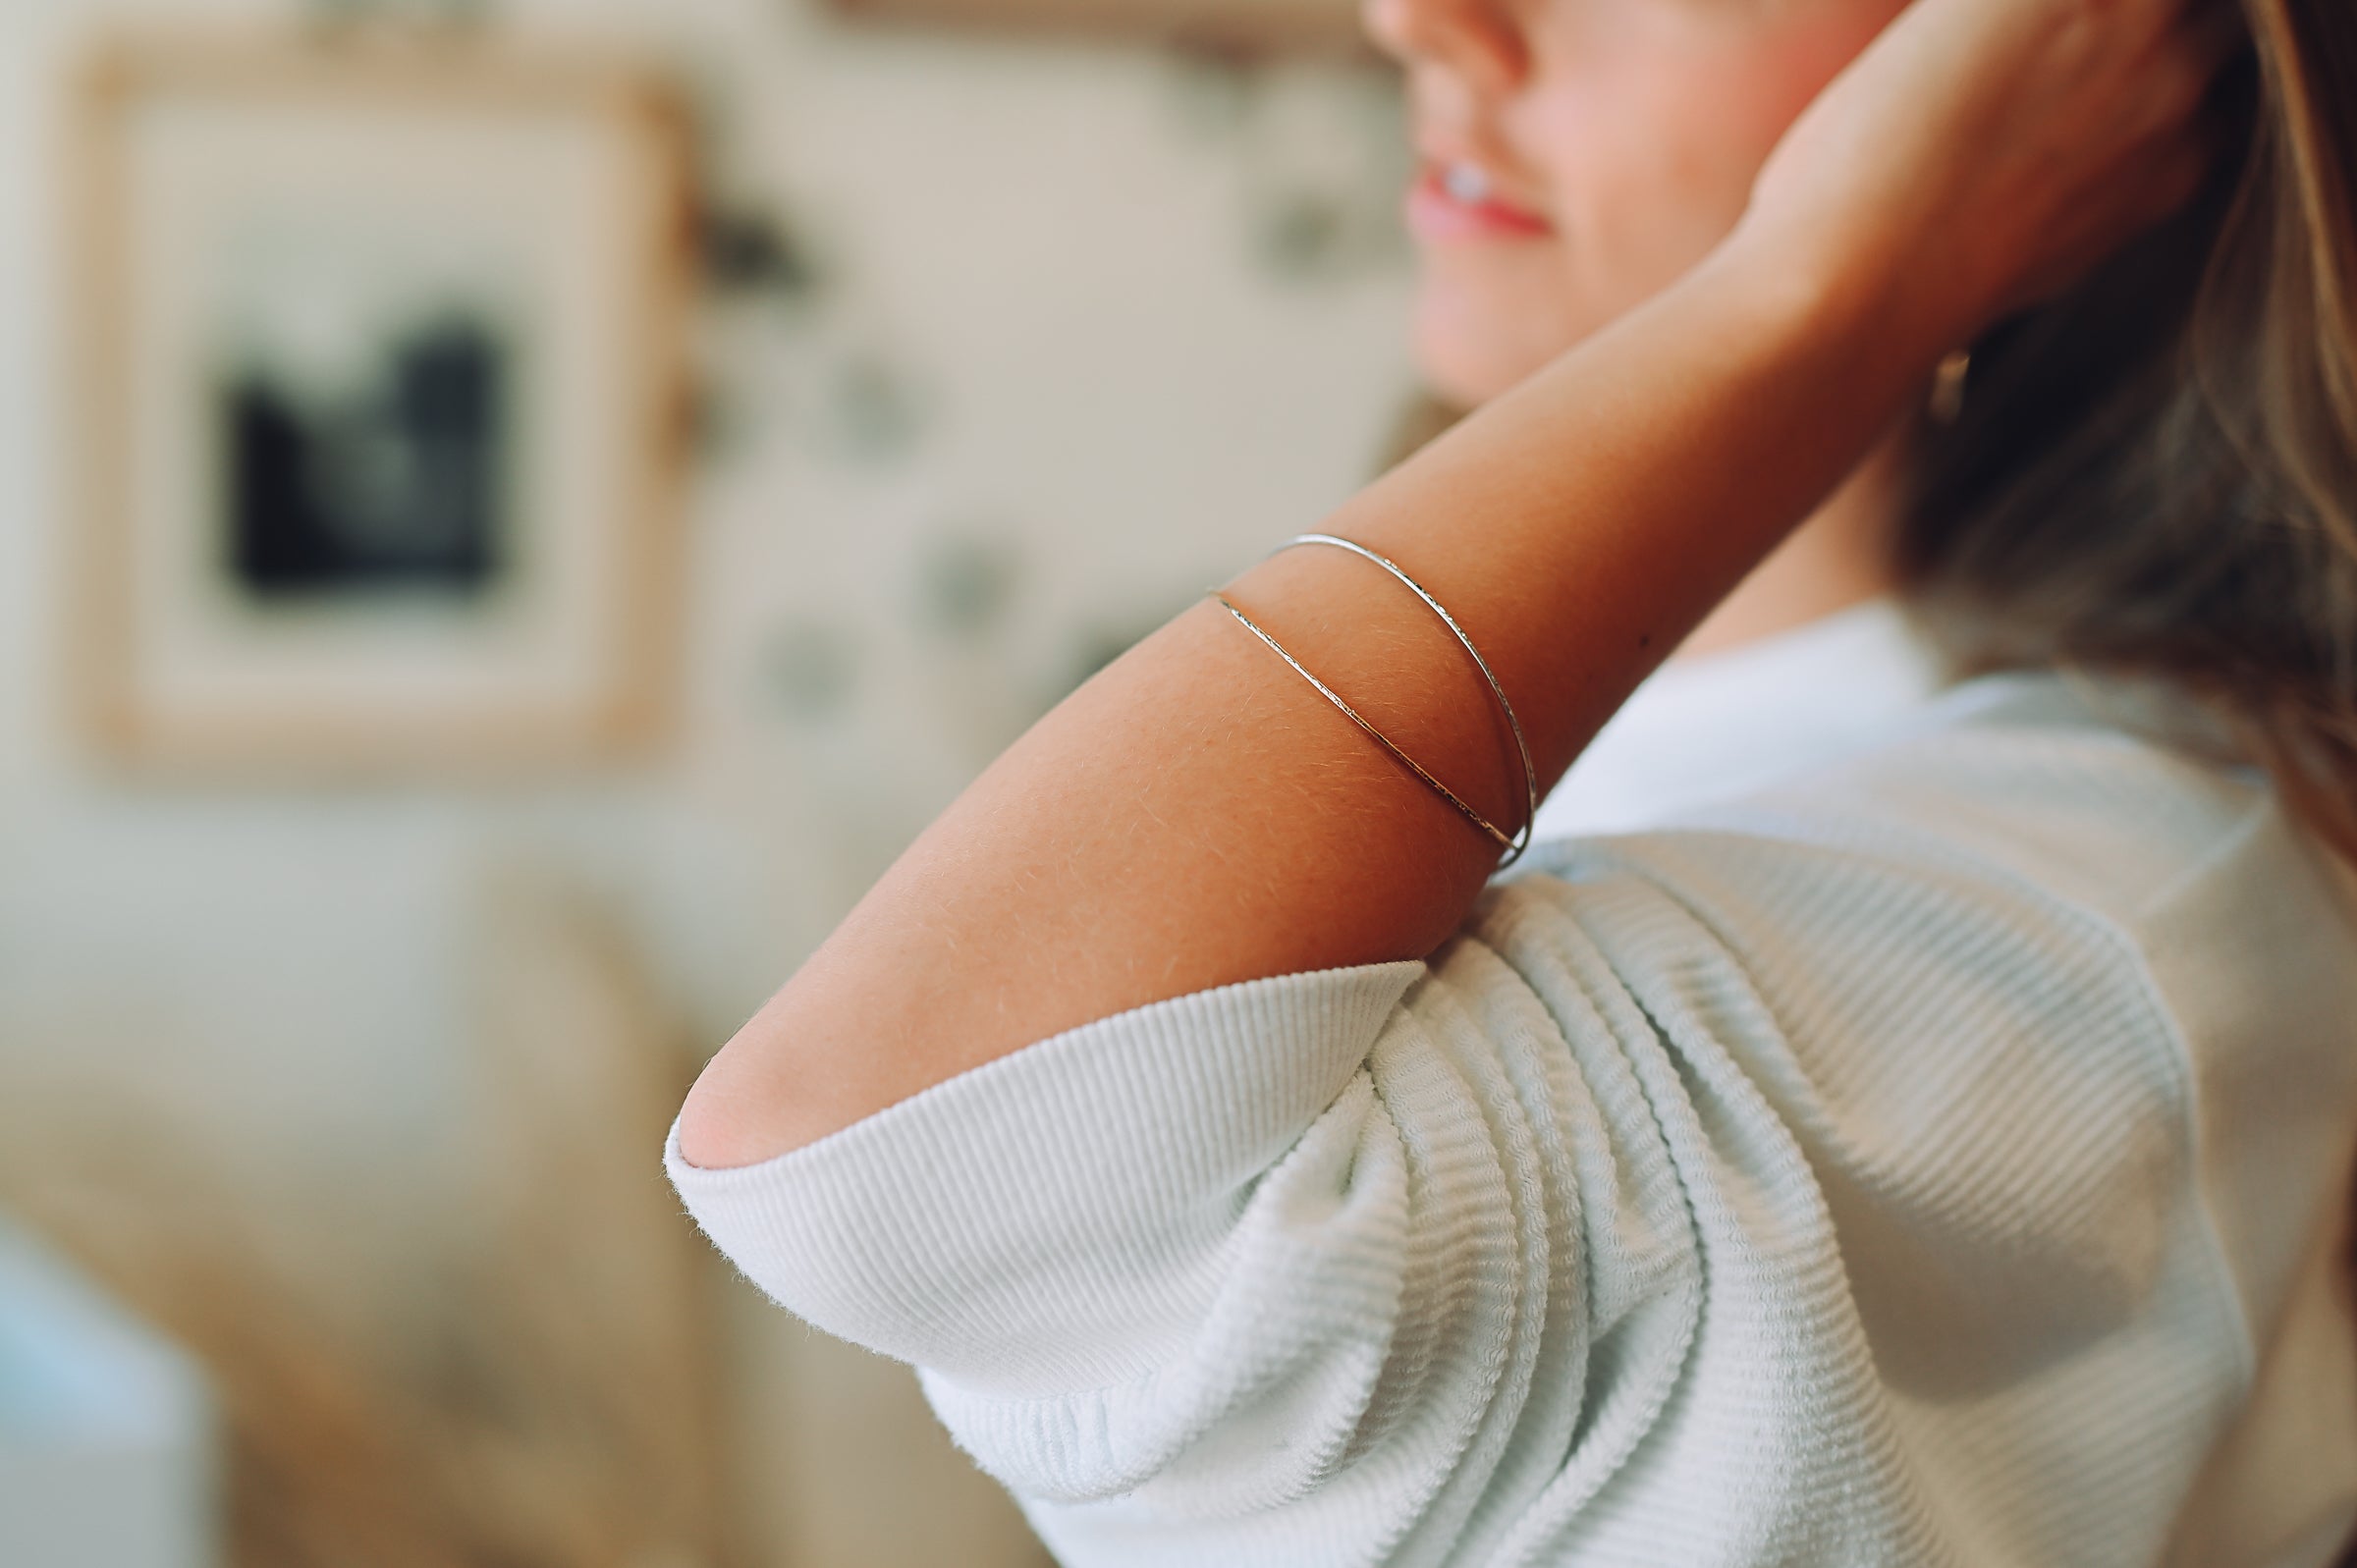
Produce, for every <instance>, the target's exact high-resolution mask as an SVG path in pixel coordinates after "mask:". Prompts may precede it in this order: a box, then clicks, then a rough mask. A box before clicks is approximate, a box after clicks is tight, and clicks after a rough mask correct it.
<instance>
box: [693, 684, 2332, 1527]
mask: <svg viewBox="0 0 2357 1568" xmlns="http://www.w3.org/2000/svg"><path fill="white" fill-rule="evenodd" d="M1672 668H1675V667H1672ZM1801 673H1802V672H1795V676H1798V675H1799V674H1801ZM1809 674H1810V675H1811V677H1812V678H1819V679H1822V678H1824V677H1827V676H1833V675H1834V672H1832V671H1830V670H1829V669H1827V668H1826V667H1825V666H1824V664H1823V662H1822V661H1820V664H1819V666H1818V667H1817V668H1816V669H1815V670H1814V671H1813V672H1809ZM2146 695H2147V697H2148V698H2149V695H2150V694H2149V693H2147V694H2146ZM2120 696H2121V693H2120V691H2119V690H2118V689H2116V688H2110V687H2086V686H2080V685H2076V684H2072V683H2066V682H2063V681H2061V680H2058V679H2056V678H2053V677H2023V676H2005V677H1993V678H1989V679H1983V680H1977V681H1973V682H1969V683H1967V684H1964V685H1962V686H1958V687H1955V688H1953V689H1951V690H1948V691H1946V692H1945V693H1942V694H1940V695H1938V696H1937V697H1933V698H1930V699H1929V700H1927V701H1925V702H1923V703H1921V704H1920V705H1916V706H1914V707H1913V708H1911V709H1910V711H1908V712H1906V713H1904V714H1903V715H1900V716H1899V717H1898V719H1897V721H1896V722H1894V723H1892V724H1891V725H1887V726H1884V727H1883V729H1882V730H1881V732H1880V738H1879V739H1878V740H1877V742H1876V743H1875V744H1872V745H1868V746H1864V747H1859V746H1856V745H1843V746H1836V745H1833V744H1830V743H1828V744H1825V745H1821V746H1820V747H1819V750H1820V752H1821V755H1820V757H1819V758H1817V759H1816V761H1815V763H1814V765H1811V766H1796V767H1794V768H1791V769H1788V770H1786V776H1785V777H1784V778H1783V779H1782V780H1781V782H1778V783H1775V784H1769V785H1767V786H1765V787H1756V788H1749V789H1747V790H1745V791H1744V792H1743V793H1742V794H1741V796H1740V798H1738V799H1734V800H1723V801H1720V802H1718V803H1715V804H1709V805H1699V806H1692V807H1688V808H1685V809H1682V810H1679V811H1678V812H1676V813H1675V816H1674V820H1672V821H1670V822H1667V823H1663V824H1660V825H1658V826H1656V827H1654V828H1652V829H1650V830H1648V831H1645V832H1641V833H1631V834H1624V835H1615V836H1609V837H1608V836H1602V835H1588V836H1575V837H1571V838H1557V839H1554V840H1552V841H1547V842H1542V843H1541V844H1540V845H1538V846H1537V847H1536V848H1534V849H1533V851H1532V852H1531V854H1530V855H1529V856H1528V857H1526V858H1525V860H1524V861H1523V862H1521V863H1520V864H1518V865H1517V866H1516V867H1514V868H1513V870H1512V871H1511V872H1510V873H1508V874H1507V877H1505V878H1503V879H1501V880H1500V881H1499V882H1498V883H1496V884H1494V885H1493V886H1492V887H1491V889H1490V890H1489V891H1488V892H1485V893H1484V895H1483V896H1482V899H1481V900H1480V902H1479V903H1478V904H1477V906H1476V907H1475V909H1474V911H1473V912H1472V914H1471V915H1470V916H1469V917H1468V919H1467V920H1466V922H1465V925H1464V928H1463V930H1462V931H1461V932H1460V934H1459V935H1458V936H1457V937H1455V938H1454V939H1453V940H1452V941H1451V942H1450V943H1449V944H1448V945H1446V946H1443V947H1442V948H1441V949H1440V950H1439V951H1438V952H1436V953H1434V954H1433V955H1432V956H1431V958H1430V959H1428V960H1425V961H1421V962H1399V963H1380V964H1369V965H1363V966H1359V967H1353V968H1343V969H1334V970H1327V971H1322V972H1316V973H1304V974H1289V975H1280V976H1275V977H1272V978H1268V979H1262V980H1255V981H1250V982H1246V983H1243V984H1239V985H1233V986H1223V987H1220V988H1217V989H1214V990H1210V991H1204V992H1198V993H1195V994H1193V995H1189V996H1184V997H1179V998H1176V999H1174V1000H1168V1001H1163V1002H1158V1003H1155V1004H1153V1005H1150V1006H1146V1007H1141V1008H1137V1009H1134V1010H1132V1011H1129V1012H1124V1013H1121V1014H1118V1015H1116V1016H1113V1017H1109V1018H1105V1019H1101V1020H1098V1021H1096V1022H1094V1023H1090V1024H1088V1025H1085V1026H1083V1027H1081V1028H1078V1029H1074V1030H1071V1031H1069V1032H1067V1033H1065V1034H1062V1035H1058V1036H1056V1037H1055V1038H1053V1039H1050V1040H1046V1041H1042V1042H1040V1043H1038V1044H1036V1045H1033V1046H1031V1047H1028V1048H1026V1049H1025V1050H1023V1051H1021V1052H1018V1053H1016V1054H1014V1055H1012V1056H1009V1057H1006V1058H1004V1059H1002V1060H999V1061H996V1062H993V1063H991V1064H989V1065H987V1066H984V1067H982V1068H979V1069H977V1070H975V1071H973V1072H970V1073H967V1074H965V1075H963V1076H962V1077H959V1078H957V1079H954V1080H952V1081H950V1082H948V1083H945V1084H942V1085H940V1086H938V1087H936V1088H934V1089H931V1090H929V1091H927V1092H925V1093H923V1094H921V1095H918V1096H916V1097H915V1098H913V1099H911V1100H909V1101H906V1102H904V1103H903V1104H901V1105H899V1106H896V1107H894V1108H891V1109H888V1110H886V1111H884V1112H882V1113H880V1114H878V1115H875V1116H872V1117H870V1118H868V1119H867V1120H865V1121H863V1122H860V1123H859V1124H857V1125H855V1126H852V1127H850V1128H848V1129H846V1130H844V1131H842V1132H840V1133H838V1134H835V1135H834V1136H832V1137H829V1138H827V1139H824V1140H822V1141H821V1142H819V1143H817V1144H814V1145H811V1146H809V1147H807V1148H805V1149H801V1150H798V1151H795V1153H792V1154H789V1155H786V1156H783V1157H781V1158H779V1159H777V1160H773V1161H770V1162H766V1163H763V1164H759V1165H753V1166H748V1167H744V1168H740V1169H733V1170H703V1169H698V1168H696V1167H693V1166H689V1165H687V1164H686V1163H685V1162H683V1161H682V1160H681V1158H680V1153H679V1143H678V1137H677V1133H676V1129H675V1132H674V1135H673V1137H672V1139H671V1141H670V1143H669V1145H668V1147H667V1149H666V1152H665V1159H666V1164H667V1168H668V1169H669V1171H670V1174H671V1177H672V1179H673V1181H674V1182H675V1183H676V1184H677V1186H678V1188H679V1190H680V1192H681V1194H682V1196H683V1197H684V1199H685V1202H686V1204H687V1207H688V1209H689V1211H690V1213H691V1214H692V1215H693V1216H694V1217H695V1218H696V1220H697V1221H698V1222H699V1223H700V1224H701V1225H702V1226H703V1227H704V1229H705V1231H706V1232H707V1233H708V1234H709V1235H710V1236H711V1238H712V1240H713V1241H714V1242H715V1243H716V1244H717V1245H718V1246H719V1247H720V1248H721V1249H722V1250H723V1251H724V1252H725V1253H726V1254H727V1255H728V1256H729V1257H731V1258H732V1259H734V1260H735V1261H736V1262H737V1264H738V1265H739V1266H740V1267H741V1268H742V1269H743V1271H745V1273H746V1274H748V1275H749V1276H750V1277H751V1278H752V1279H753V1280H754V1281H755V1282H757V1283H758V1284H759V1285H760V1286H761V1287H762V1288H763V1289H765V1290H766V1291H768V1292H769V1293H770V1294H771V1295H772V1296H773V1297H774V1298H775V1299H776V1300H777V1301H778V1302H780V1303H781V1304H782V1305H784V1306H785V1307H787V1308H788V1309H789V1310H791V1311H793V1312H795V1313H797V1314H799V1315H800V1316H802V1317H803V1318H805V1319H807V1320H809V1321H810V1322H811V1323H813V1324H815V1325H818V1326H820V1327H821V1328H824V1329H827V1330H828V1331H830V1332H833V1333H836V1334H840V1335H842V1336H843V1337H845V1338H848V1339H851V1340H854V1341H857V1342H858V1343H861V1344H864V1345H867V1346H870V1347H872V1348H874V1349H876V1350H878V1351H880V1352H882V1353H884V1354H886V1355H889V1356H894V1357H898V1358H901V1359H903V1360H905V1361H909V1362H912V1363H914V1364H915V1365H916V1366H917V1367H918V1368H919V1369H921V1372H922V1377H923V1381H924V1386H925V1389H926V1392H927V1394H928V1396H929V1397H930V1399H931V1400H932V1402H933V1405H934V1408H935V1409H936V1411H937V1412H938V1413H939V1414H940V1416H941V1418H942V1419H943V1421H944V1422H945V1423H946V1424H947V1425H948V1427H949V1429H950V1431H951V1432H952V1433H954V1434H955V1435H956V1437H957V1438H958V1440H959V1442H960V1443H961V1444H962V1445H963V1446H964V1447H965V1448H966V1449H967V1450H968V1451H969V1452H970V1453H971V1454H972V1455H973V1456H974V1457H975V1459H976V1460H977V1461H979V1462H980V1463H981V1464H982V1465H983V1466H984V1467H985V1468H986V1469H988V1470H989V1471H990V1472H991V1473H992V1474H993V1475H995V1476H997V1477H998V1478H1000V1479H1001V1480H1002V1481H1003V1482H1004V1483H1005V1484H1006V1485H1007V1486H1008V1487H1010V1488H1011V1489H1012V1490H1013V1491H1014V1494H1015V1495H1016V1496H1017V1498H1018V1499H1019V1500H1020V1501H1021V1502H1022V1504H1023V1506H1024V1508H1025V1511H1026V1513H1027V1514H1028V1516H1029V1517H1030V1519H1031V1520H1032V1522H1033V1524H1034V1525H1035V1526H1036V1527H1037V1528H1038V1530H1039V1531H1040V1533H1041V1535H1042V1537H1043V1538H1044V1539H1045V1540H1046V1541H1047V1542H1048V1543H1049V1545H1050V1546H1051V1547H1052V1548H1053V1549H1054V1550H1055V1551H1056V1552H1057V1554H1058V1556H1059V1557H1060V1558H1061V1559H1062V1560H1063V1561H1065V1562H1066V1563H1068V1564H1072V1565H1075V1568H1081V1565H1089V1568H1093V1565H1111V1564H1121V1565H1125V1568H1127V1565H1159V1564H1172V1565H1178V1564H1185V1565H1205V1568H1213V1565H1216V1568H1247V1565H1262V1564H1265V1565H1269V1568H1320V1565H1327V1564H1338V1565H1339V1564H1375V1563H1387V1564H1451V1565H1456V1564H1497V1565H1505V1564H1530V1565H1556V1564H1561V1565H1588V1564H1675V1565H1680V1568H1708V1565H1727V1568H1736V1565H1742V1568H1758V1565H1765V1564H1791V1565H1794V1568H1802V1565H1806V1568H1839V1565H1847V1564H1858V1565H1865V1564H1876V1565H1886V1564H1919V1563H1920V1564H1957V1565H1972V1568H1993V1565H2023V1568H2029V1565H2037V1568H2056V1565H2068V1568H2079V1565H2085V1568H2105V1565H2113V1564H2117V1565H2123V1568H2124V1565H2150V1564H2157V1563H2163V1562H2166V1563H2171V1564H2182V1565H2185V1568H2194V1565H2201V1568H2228V1565H2241V1564H2250V1565H2269V1568H2305V1565H2309V1564H2315V1563H2321V1562H2323V1561H2325V1560H2327V1559H2328V1558H2329V1556H2330V1546H2331V1544H2332V1542H2333V1541H2336V1540H2337V1539H2338V1538H2339V1537H2340V1536H2341V1535H2343V1534H2345V1533H2346V1531H2347V1530H2348V1529H2349V1528H2350V1527H2351V1524H2352V1519H2353V1517H2357V1326H2352V1324H2351V1322H2350V1319H2349V1315H2348V1311H2347V1309H2346V1307H2345V1306H2344V1305H2343V1304H2342V1299H2341V1297H2340V1296H2339V1295H2337V1294H2336V1292H2335V1288H2334V1280H2333V1275H2332V1271H2331V1267H2330V1265H2331V1256H2330V1255H2331V1252H2332V1248H2333V1245H2334V1243H2335V1241H2336V1240H2337V1238H2338V1236H2339V1232H2340V1226H2341V1224H2342V1222H2343V1221H2344V1219H2345V1217H2346V1215H2347V1207H2348V1206H2347V1202H2346V1196H2345V1195H2346V1187H2347V1174H2348V1170H2349V1166H2350V1162H2351V1159H2352V1156H2353V1154H2357V879H2352V878H2350V877H2348V876H2347V875H2346V874H2345V873H2344V872H2343V871H2341V870H2340V869H2339V868H2338V867H2336V866H2335V865H2333V864H2332V863H2330V861H2329V860H2328V859H2327V858H2326V857H2324V856H2323V855H2322V853H2321V851H2320V850H2319V849H2318V848H2317V847H2316V846H2315V845H2314V844H2313V842H2312V841H2310V840H2308V839H2306V838H2303V837H2301V836H2300V835H2299V834H2298V833H2296V832H2295V831H2294V830H2293V829H2292V828H2291V827H2290V826H2289V825H2288V824H2287V823H2286V821H2285V819H2284V817H2283V815H2282V813H2281V811H2280V809H2279V807H2278V804H2277V802H2276V800H2275V796H2274V794H2273V793H2272V791H2270V790H2269V789H2268V788H2267V787H2266V786H2265V784H2264V783H2263V782H2262V781H2260V780H2259V779H2258V778H2257V777H2256V776H2253V775H2250V774H2247V773H2245V772H2242V771H2238V770H2229V769H2218V768H2214V767H2209V766H2205V765H2202V764H2198V763H2196V762H2193V761H2191V760H2188V759H2187V758H2186V757H2184V756H2182V755H2179V754H2178V753H2176V752H2174V751H2172V750H2170V749H2166V748H2165V747H2163V746H2161V745H2158V744H2155V743H2153V742H2151V741H2149V740H2148V739H2145V738H2140V737H2139V735H2138V734H2137V733H2135V732H2133V731H2132V730H2130V729H2129V728H2127V727H2126V725H2125V722H2124V719H2123V715H2125V714H2126V713H2127V712H2128V711H2129V710H2128V709H2126V708H2123V707H2120V706H2119V705H2118V703H2116V702H2114V701H2112V698H2114V697H2120ZM2098 697H2101V698H2102V699H2103V700H2101V701H2097V700H2096V699H2097V698H2098ZM2122 700H2125V699H2124V698H2123V699H2122ZM2138 711H2140V712H2144V713H2146V714H2148V716H2149V714H2150V713H2151V712H2153V711H2155V710H2153V709H2151V708H2149V706H2148V708H2146V709H2143V710H2138ZM1602 744H1603V742H1602V741H1600V743H1599V745H1600V748H1601V746H1602Z"/></svg>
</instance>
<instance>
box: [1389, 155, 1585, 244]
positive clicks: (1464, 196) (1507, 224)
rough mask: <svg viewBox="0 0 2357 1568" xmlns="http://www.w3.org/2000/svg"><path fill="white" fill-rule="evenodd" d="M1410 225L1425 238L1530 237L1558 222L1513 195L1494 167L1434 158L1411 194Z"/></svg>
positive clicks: (1546, 232) (1549, 231)
mask: <svg viewBox="0 0 2357 1568" xmlns="http://www.w3.org/2000/svg"><path fill="white" fill-rule="evenodd" d="M1407 222H1408V227H1409V228H1410V229H1412V230H1414V231H1415V233H1416V234H1417V236H1418V237H1419V238H1421V239H1426V240H1433V241H1450V240H1510V239H1520V240H1531V239H1537V238H1539V237H1541V236H1544V235H1551V234H1553V233H1555V225H1553V224H1552V223H1549V222H1548V221H1547V219H1546V217H1545V216H1544V215H1542V214H1540V213H1538V212H1536V211H1534V210H1532V209H1531V208H1529V207H1526V206H1522V205H1520V204H1519V203H1517V202H1515V201H1513V200H1511V199H1509V198H1508V197H1507V196H1506V195H1505V194H1504V193H1502V192H1501V191H1500V189H1499V188H1498V182H1497V180H1496V177H1495V176H1493V175H1492V174H1491V173H1490V171H1489V169H1488V168H1487V167H1486V166H1485V165H1482V164H1480V163H1476V162H1474V161H1473V160H1471V159H1468V158H1435V159H1432V160H1430V161H1429V162H1427V163H1426V165H1425V167H1424V170H1423V173H1422V174H1421V175H1420V176H1419V177H1418V179H1417V180H1416V183H1415V185H1414V186H1413V187H1412V188H1411V189H1409V191H1408V195H1407Z"/></svg>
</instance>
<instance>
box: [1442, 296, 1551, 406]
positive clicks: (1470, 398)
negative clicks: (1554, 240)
mask: <svg viewBox="0 0 2357 1568" xmlns="http://www.w3.org/2000/svg"><path fill="white" fill-rule="evenodd" d="M1514 304H1515V301H1514V300H1512V299H1510V298H1507V297H1502V296H1500V295H1498V294H1491V293H1474V292H1472V291H1468V290H1464V289H1461V288H1449V287H1446V286H1444V285H1442V284H1439V283H1438V282H1436V281H1434V280H1430V279H1428V280H1427V281H1426V283H1425V285H1424V287H1423V288H1422V289H1421V290H1420V291H1419V292H1418V294H1417V297H1416V307H1415V316H1414V323H1413V326H1412V329H1411V333H1410V347H1411V351H1412V353H1413V357H1414V359H1415V363H1416V369H1417V371H1418V373H1419V374H1420V375H1421V376H1422V377H1423V380H1424V385H1425V386H1426V387H1427V388H1428V389H1429V390H1430V391H1431V392H1432V394H1433V395H1434V396H1435V397H1437V398H1439V399H1441V400H1442V401H1443V402H1445V403H1450V404H1453V405H1454V406H1457V407H1459V408H1472V407H1476V406H1480V405H1481V404H1484V403H1487V402H1488V401H1489V400H1490V399H1492V398H1495V397H1497V396H1498V395H1499V394H1500V393H1502V392H1505V391H1506V390H1507V389H1508V388H1509V387H1511V386H1513V385H1514V384H1515V383H1516V382H1518V381H1520V380H1522V379H1523V378H1524V377H1525V376H1528V375H1530V374H1531V373H1532V372H1533V371H1535V370H1537V369H1538V368H1539V367H1540V366H1542V365H1544V364H1546V363H1547V362H1548V361H1549V360H1550V359H1552V358H1554V357H1555V356H1556V355H1557V354H1559V353H1561V352H1562V351H1563V350H1565V349H1567V348H1569V347H1570V346H1571V344H1572V342H1573V341H1575V339H1576V338H1577V336H1578V334H1576V333H1575V332H1571V331H1569V330H1567V329H1565V330H1556V329H1558V328H1561V327H1562V323H1561V322H1560V321H1559V320H1558V319H1557V317H1558V316H1559V315H1560V310H1561V307H1560V304H1558V303H1557V301H1553V300H1550V301H1547V302H1546V303H1544V304H1541V303H1538V302H1536V301H1525V302H1524V303H1523V304H1522V307H1521V308H1518V309H1517V308H1514ZM1550 306H1555V308H1549V307H1550Z"/></svg>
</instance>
